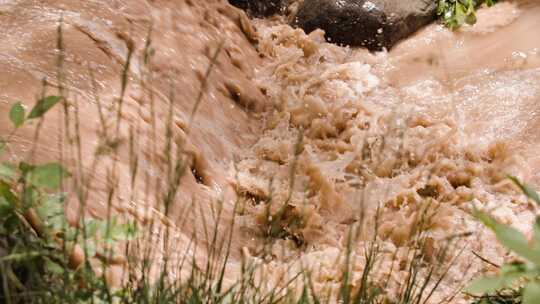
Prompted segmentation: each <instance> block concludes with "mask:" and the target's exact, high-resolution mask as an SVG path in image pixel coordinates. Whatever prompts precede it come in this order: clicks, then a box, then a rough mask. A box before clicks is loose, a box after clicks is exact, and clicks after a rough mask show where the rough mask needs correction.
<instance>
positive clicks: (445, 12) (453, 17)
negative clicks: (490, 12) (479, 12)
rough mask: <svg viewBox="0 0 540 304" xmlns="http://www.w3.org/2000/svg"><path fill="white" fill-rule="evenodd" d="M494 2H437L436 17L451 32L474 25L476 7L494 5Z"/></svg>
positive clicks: (454, 0)
mask: <svg viewBox="0 0 540 304" xmlns="http://www.w3.org/2000/svg"><path fill="white" fill-rule="evenodd" d="M495 2H496V0H438V7H437V15H439V17H440V18H441V19H442V22H443V23H444V25H446V26H447V27H449V28H450V29H452V30H455V29H457V28H459V27H461V26H462V25H464V24H471V25H472V24H475V23H476V7H478V6H479V5H481V4H484V3H485V4H486V5H487V6H492V5H494V4H495Z"/></svg>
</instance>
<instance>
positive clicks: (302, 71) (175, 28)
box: [0, 0, 540, 303]
mask: <svg viewBox="0 0 540 304" xmlns="http://www.w3.org/2000/svg"><path fill="white" fill-rule="evenodd" d="M0 12H1V14H0V24H1V25H3V27H4V28H9V30H5V31H3V32H2V33H1V34H0V37H1V38H2V41H3V42H4V43H3V44H2V46H0V50H1V51H0V67H2V70H3V71H4V73H2V74H1V75H0V99H1V101H0V109H1V111H2V113H7V111H8V109H9V107H10V105H11V104H13V103H14V102H16V101H19V100H21V101H23V102H24V103H25V104H26V105H27V106H29V107H30V106H31V105H32V104H33V100H35V98H36V96H39V95H40V94H41V92H42V90H43V89H42V84H43V82H44V81H45V82H46V83H47V91H48V92H56V91H57V90H58V87H65V88H66V90H68V91H69V93H68V94H69V96H70V99H71V100H72V101H73V103H76V104H77V105H76V106H75V105H72V106H71V108H70V109H69V110H68V113H69V114H68V116H69V117H71V120H70V122H68V123H67V125H66V124H65V123H64V118H63V117H65V113H66V112H63V110H62V109H60V108H58V109H56V110H55V112H54V113H52V115H51V116H50V117H48V118H47V120H46V121H45V122H44V123H43V128H42V130H41V131H40V136H39V141H38V145H37V148H35V149H33V148H32V141H33V138H34V136H35V132H34V126H29V127H25V128H23V129H22V130H20V131H19V132H18V133H16V134H15V136H14V142H15V143H16V146H15V151H11V153H10V154H9V157H10V158H13V159H24V158H32V159H34V160H37V161H50V160H54V159H58V158H59V157H62V160H63V162H64V163H65V164H66V166H67V167H68V168H70V171H72V172H83V174H87V175H88V176H90V177H91V178H88V179H89V180H92V181H91V182H90V183H87V184H85V185H83V186H82V188H84V189H86V190H88V193H89V194H88V200H87V204H86V210H85V212H86V213H87V214H89V215H91V216H95V217H105V216H106V214H107V202H108V200H109V198H110V197H111V195H110V193H111V191H110V187H111V186H110V185H111V184H114V185H116V186H115V191H114V192H113V194H112V199H111V201H112V205H113V207H114V208H113V212H114V213H115V214H118V215H119V216H121V217H122V218H125V219H137V220H138V221H139V222H140V223H141V225H143V227H146V229H148V231H151V234H153V235H155V240H154V241H153V242H152V247H153V248H154V249H155V250H156V254H157V257H156V258H155V261H156V262H155V263H156V266H159V263H160V259H159V258H158V257H160V256H161V255H163V254H166V253H168V254H169V255H171V256H172V257H171V261H173V262H171V265H174V263H175V262H179V261H181V260H182V258H183V257H185V255H186V254H187V255H189V254H194V255H195V256H196V259H195V260H194V261H195V262H200V263H204V261H205V260H206V259H207V255H208V252H207V250H206V247H205V245H206V243H205V242H207V241H205V240H204V237H202V236H204V235H205V233H206V234H207V231H206V227H207V226H208V225H210V226H212V225H216V222H217V220H216V219H215V216H214V215H215V213H216V210H217V209H219V208H218V207H217V206H223V215H222V218H221V219H220V223H222V225H220V226H219V227H220V230H219V232H220V235H224V236H226V235H228V233H229V229H231V228H230V225H229V222H230V220H231V219H232V218H233V212H236V216H235V221H236V223H235V227H234V228H233V229H234V233H233V239H232V243H231V257H230V260H229V264H230V267H229V271H228V273H227V274H226V279H227V281H228V282H229V283H232V282H234V281H235V280H236V279H237V278H238V275H239V272H240V265H241V261H242V260H249V261H252V262H254V263H258V264H259V265H260V269H259V270H258V271H259V272H260V277H262V278H265V279H266V280H268V282H267V284H266V285H265V286H264V288H267V289H269V290H270V289H272V288H273V286H275V285H276V284H279V283H280V282H282V281H284V280H285V279H286V278H290V277H292V276H294V275H295V274H296V273H297V272H298V271H300V270H302V269H305V268H308V269H312V275H313V284H314V288H315V289H324V288H336V289H337V288H338V287H339V283H340V278H341V277H342V275H343V273H342V272H343V271H342V270H343V269H342V268H340V267H338V266H337V265H339V263H340V261H342V259H343V256H342V252H343V250H344V248H346V243H347V233H348V231H349V228H350V227H351V225H358V224H360V223H361V224H362V225H364V227H365V228H364V229H362V232H361V233H359V236H358V242H357V243H356V244H355V246H356V247H355V248H354V249H355V250H357V251H355V253H354V257H355V262H354V265H353V275H352V283H351V284H352V285H354V284H355V282H358V281H359V280H360V276H361V274H362V273H361V271H362V269H363V267H364V265H365V256H364V254H363V251H362V250H363V248H364V247H365V246H366V244H367V243H368V241H369V240H371V239H372V238H373V235H375V234H376V235H377V238H378V239H379V240H380V243H381V248H382V249H381V252H382V253H381V258H380V259H379V260H378V261H377V263H378V264H377V269H378V270H379V271H378V274H377V275H376V276H375V277H374V278H375V279H378V280H380V281H385V282H386V283H387V284H388V286H389V290H390V292H389V293H390V295H391V294H392V291H393V292H397V291H398V290H399V288H400V282H402V281H403V280H404V278H405V276H406V269H404V268H403V267H401V266H400V265H402V264H403V263H404V261H407V260H408V259H409V258H410V256H409V253H410V246H411V244H410V241H411V239H412V238H413V236H414V233H415V231H414V230H415V227H416V226H417V225H418V222H419V220H420V218H421V213H422V210H423V209H422V208H424V206H425V204H424V202H425V201H426V200H429V201H430V202H431V203H432V204H433V205H434V206H436V209H437V213H436V214H435V215H434V219H433V221H432V223H430V229H429V238H430V243H431V244H430V250H431V254H428V255H426V258H425V259H426V263H427V264H429V263H430V262H433V261H434V257H435V256H436V255H437V252H439V251H441V250H448V251H449V259H450V258H451V259H453V261H454V262H453V263H454V266H453V267H452V268H451V269H450V270H449V271H448V274H447V275H446V276H445V277H444V279H443V281H442V284H441V288H439V289H438V291H437V292H436V293H435V294H434V295H433V297H432V298H431V299H430V301H429V302H428V303H439V302H440V301H444V300H446V301H450V302H451V303H461V302H463V303H466V302H467V300H466V299H465V296H463V295H461V294H458V295H457V297H456V298H454V296H455V291H456V289H458V288H459V287H460V286H462V285H463V284H465V283H466V282H467V281H466V280H468V279H470V278H472V277H473V276H475V275H478V274H479V273H483V272H485V271H489V270H493V269H492V267H491V268H490V266H489V265H486V264H483V263H480V262H479V261H478V260H477V258H476V257H475V254H478V255H481V256H483V257H485V258H486V259H489V260H490V261H493V262H495V263H498V264H501V263H502V262H503V258H504V257H505V252H504V250H503V249H502V248H500V247H498V245H496V242H495V238H494V237H493V235H492V234H491V233H490V232H488V231H487V229H485V228H483V226H482V225H481V224H480V223H478V222H477V221H476V220H475V219H474V218H473V217H472V216H471V211H472V210H473V208H474V207H476V208H481V209H485V210H489V211H492V212H493V214H494V216H495V217H496V218H497V219H499V220H501V221H502V222H504V223H507V224H512V225H513V226H515V227H517V228H518V229H520V230H522V231H525V232H526V233H530V231H529V230H528V229H529V226H530V221H531V219H532V217H533V211H532V210H533V209H532V208H531V207H530V206H529V205H528V202H527V200H526V199H525V197H523V196H522V195H521V194H520V193H519V192H518V191H517V190H516V189H515V187H513V186H512V185H511V183H510V182H509V181H508V180H507V179H506V176H507V174H512V175H515V176H518V177H520V178H522V179H524V180H526V181H528V182H530V183H532V184H534V185H540V156H538V152H537V151H538V148H540V133H539V132H538V127H539V120H538V115H539V113H540V112H539V111H540V103H539V101H540V37H539V36H538V28H540V3H538V2H537V1H527V0H521V1H514V2H511V1H510V2H501V3H499V4H497V5H495V6H494V7H492V8H489V9H486V8H482V9H480V10H479V12H478V23H477V24H476V25H474V26H465V27H463V28H461V29H460V30H457V31H455V32H452V31H450V30H448V29H446V28H444V27H443V26H441V25H439V24H431V25H429V26H427V27H426V28H424V29H422V30H420V31H419V32H417V33H416V34H414V35H413V36H412V37H410V38H408V39H406V40H404V41H402V42H400V43H399V44H398V45H396V46H395V47H394V48H393V49H392V50H391V51H389V52H387V51H384V52H377V53H370V52H368V51H367V50H365V49H355V48H348V47H341V46H336V45H333V44H329V43H327V42H326V41H325V39H324V35H323V33H322V32H321V31H314V32H312V33H310V34H309V35H307V34H305V33H304V32H303V31H302V30H299V29H293V28H291V27H290V26H289V25H287V24H286V22H285V21H284V20H282V19H280V18H277V17H275V18H272V19H254V20H250V19H248V17H247V16H246V15H245V13H244V12H242V11H241V10H239V9H236V8H234V7H232V6H230V5H229V4H228V3H227V2H226V1H153V2H148V1H139V0H133V1H84V2H83V1H52V0H51V1H3V2H0ZM61 18H62V24H63V27H62V31H63V44H64V45H65V62H64V64H63V66H62V67H60V68H59V66H58V64H57V57H58V51H57V50H56V45H57V37H58V24H59V20H60V19H61ZM150 28H151V30H150ZM148 39H150V40H151V49H153V51H152V52H151V53H152V54H153V55H152V59H151V63H148V62H147V61H145V58H147V57H145V54H147V53H148V48H147V47H146V46H147V45H148ZM130 49H132V50H133V55H132V57H131V61H130V66H129V67H130V68H129V84H128V86H127V90H126V92H125V94H124V96H125V97H124V101H123V102H124V104H123V112H122V114H121V115H120V121H121V123H120V124H119V125H118V124H117V121H115V118H116V115H117V112H116V108H115V106H114V105H115V104H116V102H117V99H118V96H120V95H121V92H120V91H121V90H120V87H121V86H120V84H121V78H120V75H121V73H122V67H123V66H125V64H126V58H127V57H128V54H129V53H130V51H129V50H130ZM209 67H211V69H209ZM58 70H60V72H58ZM208 71H210V72H208ZM58 75H61V77H60V78H59V77H58ZM207 75H209V76H208V77H206V76H207ZM206 78H207V79H206ZM93 82H95V83H94V85H93ZM201 88H202V91H201ZM201 92H203V93H202V94H201ZM194 109H195V111H194ZM193 113H194V114H195V115H192V114H193ZM2 117H5V115H2ZM2 119H4V118H2ZM75 120H79V121H80V125H79V126H78V127H77V130H78V131H77V132H75V130H76V129H73V128H74V121H75ZM66 130H71V132H72V133H70V134H67V135H66V134H65V133H66ZM10 131H11V129H10V127H9V124H8V123H7V121H6V122H4V121H3V120H2V122H1V123H0V132H2V134H9V132H10ZM74 133H78V134H79V135H78V136H80V138H81V142H82V152H81V156H80V157H79V156H78V155H77V153H74V151H75V148H73V140H71V139H72V138H74V137H75V135H74ZM171 134H172V135H171ZM171 138H173V140H170V139H171ZM300 139H301V140H300ZM111 140H113V141H115V142H116V143H117V144H115V146H116V145H117V148H115V149H117V153H110V154H108V153H102V151H103V150H102V149H103V147H109V146H110V141H111ZM299 141H301V144H299ZM134 147H135V148H134ZM100 151H101V152H100ZM134 151H135V152H134ZM167 151H169V152H170V153H167ZM171 151H172V152H171ZM135 155H136V158H137V163H138V165H137V171H136V172H137V173H134V170H133V168H134V166H133V159H134V156H135ZM167 155H173V157H172V159H171V158H170V157H168V156H167ZM184 158H185V159H184ZM177 160H184V161H185V163H186V164H187V170H186V173H185V174H184V175H183V176H182V179H181V183H180V187H179V188H178V191H177V192H175V195H174V196H173V200H172V201H170V203H169V205H168V207H167V208H165V207H164V206H163V204H162V202H163V201H164V200H166V199H167V195H166V194H167V193H170V191H168V190H170V180H171V176H172V175H171V174H172V173H171V171H170V170H171V169H170V164H171V163H175V162H176V161H177ZM291 172H293V173H291ZM113 173H114V174H113ZM292 180H294V182H292ZM111 181H113V182H111ZM79 187H81V186H80V185H79ZM72 188H76V186H73V187H72ZM69 190H70V189H68V191H69ZM216 202H222V204H218V203H216ZM80 205H81V204H80V202H78V201H77V199H76V198H71V199H70V201H69V204H68V207H67V208H66V213H67V214H68V216H69V217H70V219H72V221H75V220H76V218H77V217H79V216H80V212H79V211H80V208H79V207H80ZM235 205H237V208H235ZM269 211H270V216H269V213H268V212H269ZM278 211H280V212H283V218H282V219H283V220H282V222H280V223H279V225H278V226H279V229H278V232H276V233H273V232H269V230H268V225H269V224H270V223H271V222H272V215H273V216H274V218H275V215H276V214H277V212H278ZM165 214H167V216H165ZM375 218H377V221H378V223H377V224H378V227H379V229H378V230H377V231H376V232H374V229H373V227H374V226H375ZM152 220H157V223H158V224H157V225H150V224H149V223H151V222H152ZM167 227H168V228H167ZM164 229H170V231H171V236H170V237H168V238H166V239H164V237H163V236H164V235H165V234H164V232H163V231H164ZM468 232H473V234H472V235H471V236H468V237H466V238H462V239H459V240H457V241H456V242H455V244H454V245H453V247H452V248H451V249H447V247H445V244H446V241H445V240H447V239H448V237H449V236H453V235H456V234H461V233H468ZM194 235H197V236H199V237H198V238H197V239H198V241H197V242H195V245H193V242H192V240H193V236H194ZM140 246H141V248H142V247H145V246H148V244H140ZM396 261H397V262H396ZM124 262H125V261H124ZM122 265H123V264H122V263H119V264H118V265H117V266H115V267H113V268H112V270H111V273H110V278H111V281H112V282H114V283H116V284H119V283H120V281H121V273H122V267H123V266H122ZM396 265H397V266H396ZM400 267H401V268H400ZM173 268H174V267H173ZM426 269H427V268H426ZM170 275H171V276H172V277H173V278H176V277H178V276H179V275H180V274H179V273H176V271H175V270H174V269H173V270H171V272H170Z"/></svg>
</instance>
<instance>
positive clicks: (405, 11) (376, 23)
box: [293, 0, 437, 51]
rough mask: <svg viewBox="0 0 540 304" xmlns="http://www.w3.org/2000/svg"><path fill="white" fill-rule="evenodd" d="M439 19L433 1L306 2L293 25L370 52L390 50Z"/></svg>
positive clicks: (327, 0) (355, 0) (328, 0)
mask: <svg viewBox="0 0 540 304" xmlns="http://www.w3.org/2000/svg"><path fill="white" fill-rule="evenodd" d="M436 17H437V5H436V1H433V0H406V1H405V0H305V1H304V2H303V3H302V4H301V5H300V7H299V10H298V13H297V15H296V17H295V18H294V20H293V25H295V26H298V27H301V28H303V29H304V30H305V31H306V32H307V33H309V32H311V31H313V30H315V29H317V28H320V29H323V30H324V31H325V32H326V38H327V40H329V41H331V42H334V43H338V44H344V45H350V46H363V47H367V48H368V49H370V50H372V51H374V50H381V49H382V48H383V47H385V48H387V49H390V48H391V47H392V46H394V45H395V44H396V43H397V42H399V41H400V40H401V39H404V38H406V37H408V36H409V35H411V34H413V33H414V32H416V31H417V30H418V29H420V28H421V27H423V26H425V25H427V24H429V23H430V22H432V21H434V20H435V19H436Z"/></svg>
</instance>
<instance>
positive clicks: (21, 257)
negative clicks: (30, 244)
mask: <svg viewBox="0 0 540 304" xmlns="http://www.w3.org/2000/svg"><path fill="white" fill-rule="evenodd" d="M40 255H41V253H40V252H39V251H28V252H21V253H13V254H10V255H6V256H5V257H3V258H1V259H0V260H2V261H4V262H7V261H15V262H21V261H25V260H30V259H33V258H35V257H38V256H40Z"/></svg>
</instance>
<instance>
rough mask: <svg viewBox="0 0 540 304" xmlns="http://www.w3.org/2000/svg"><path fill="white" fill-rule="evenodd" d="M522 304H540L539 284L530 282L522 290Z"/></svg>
mask: <svg viewBox="0 0 540 304" xmlns="http://www.w3.org/2000/svg"><path fill="white" fill-rule="evenodd" d="M522 303H523V304H538V303H540V284H538V282H531V283H529V284H527V286H525V288H524V289H523V302H522Z"/></svg>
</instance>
